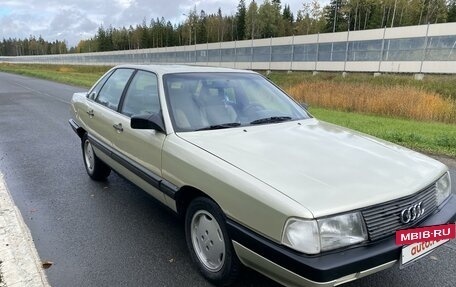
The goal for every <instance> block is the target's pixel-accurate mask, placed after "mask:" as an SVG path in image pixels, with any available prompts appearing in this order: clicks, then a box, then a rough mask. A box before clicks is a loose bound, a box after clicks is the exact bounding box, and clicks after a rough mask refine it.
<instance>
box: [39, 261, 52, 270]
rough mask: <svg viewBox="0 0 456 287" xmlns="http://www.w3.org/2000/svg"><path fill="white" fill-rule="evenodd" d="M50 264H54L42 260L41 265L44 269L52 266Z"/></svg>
mask: <svg viewBox="0 0 456 287" xmlns="http://www.w3.org/2000/svg"><path fill="white" fill-rule="evenodd" d="M52 264H54V262H52V261H43V263H42V264H41V266H43V268H44V269H48V268H50V267H51V266H52Z"/></svg>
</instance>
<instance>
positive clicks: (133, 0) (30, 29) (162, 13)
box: [0, 0, 325, 47]
mask: <svg viewBox="0 0 456 287" xmlns="http://www.w3.org/2000/svg"><path fill="white" fill-rule="evenodd" d="M256 1H257V3H263V1H262V0H256ZM308 1H310V0H282V1H281V2H282V7H283V6H284V4H289V5H290V8H291V11H292V12H293V14H294V15H296V13H297V11H298V10H299V9H301V8H302V4H303V2H308ZM323 2H325V1H323ZM238 3H239V0H166V1H164V0H0V40H2V39H3V38H10V37H11V38H20V39H24V38H28V37H29V36H30V35H34V36H36V37H38V36H40V35H41V36H42V37H43V38H44V39H45V40H47V41H50V42H52V41H55V40H59V41H63V40H66V42H67V44H68V45H69V46H70V47H71V46H75V45H77V43H78V42H79V40H81V39H88V38H90V37H92V36H94V35H95V33H96V30H97V28H98V27H99V26H100V25H103V26H104V27H109V26H110V25H112V27H115V28H117V27H123V26H125V27H129V26H130V25H133V26H135V25H136V24H141V23H142V21H143V19H144V18H145V19H146V21H147V23H149V22H150V19H152V18H154V19H155V18H157V17H159V18H161V17H164V18H165V19H166V20H169V21H171V22H172V23H173V24H177V23H179V22H183V21H184V20H185V18H186V17H185V16H183V15H182V14H188V13H189V11H191V10H193V9H194V7H195V6H196V10H197V11H198V13H199V11H201V10H204V11H205V12H206V13H216V12H217V10H218V8H219V7H220V8H221V9H222V13H223V14H227V15H229V14H235V13H236V10H237V5H238ZM249 3H250V0H246V6H248V4H249Z"/></svg>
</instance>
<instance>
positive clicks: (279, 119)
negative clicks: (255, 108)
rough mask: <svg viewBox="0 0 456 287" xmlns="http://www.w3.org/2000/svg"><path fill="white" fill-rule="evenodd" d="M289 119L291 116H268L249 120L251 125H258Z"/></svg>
mask: <svg viewBox="0 0 456 287" xmlns="http://www.w3.org/2000/svg"><path fill="white" fill-rule="evenodd" d="M289 120H291V117H268V118H263V119H259V120H254V121H253V122H250V124H251V125H259V124H269V123H280V122H285V121H289Z"/></svg>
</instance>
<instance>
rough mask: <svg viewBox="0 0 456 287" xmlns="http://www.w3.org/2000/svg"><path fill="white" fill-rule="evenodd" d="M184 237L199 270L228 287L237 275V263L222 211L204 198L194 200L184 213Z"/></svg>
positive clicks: (218, 283)
mask: <svg viewBox="0 0 456 287" xmlns="http://www.w3.org/2000/svg"><path fill="white" fill-rule="evenodd" d="M185 236H186V239H187V246H188V249H189V250H190V255H191V257H192V259H193V261H194V263H195V264H196V266H197V267H198V269H199V271H200V272H201V273H202V274H203V276H204V277H206V279H208V280H209V281H211V282H212V283H214V284H216V285H222V286H227V285H230V284H231V283H233V282H234V281H235V280H236V278H237V277H238V275H239V271H240V262H239V260H238V258H237V256H236V254H235V252H234V250H233V246H232V244H231V240H230V238H229V236H228V232H227V230H226V225H225V217H224V215H223V212H222V210H221V209H220V208H219V207H218V206H217V204H215V202H213V201H212V200H210V199H208V198H205V197H198V198H196V199H194V200H193V201H192V202H191V203H190V205H189V207H188V209H187V213H186V216H185Z"/></svg>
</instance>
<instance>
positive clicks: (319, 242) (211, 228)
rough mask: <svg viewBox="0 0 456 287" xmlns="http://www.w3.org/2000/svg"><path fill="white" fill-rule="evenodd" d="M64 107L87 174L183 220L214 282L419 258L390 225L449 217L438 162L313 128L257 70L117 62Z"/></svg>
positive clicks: (325, 280) (322, 279)
mask: <svg viewBox="0 0 456 287" xmlns="http://www.w3.org/2000/svg"><path fill="white" fill-rule="evenodd" d="M71 111H72V118H71V119H70V124H71V127H72V128H73V129H74V131H75V132H76V133H77V135H78V136H79V137H80V138H81V146H82V154H83V161H84V164H85V168H86V171H87V173H88V175H89V176H90V177H91V178H92V179H94V180H106V178H107V177H108V176H109V174H110V172H111V170H114V171H116V172H117V173H119V174H120V175H122V176H123V177H125V178H127V179H128V180H130V181H131V182H133V183H134V184H136V185H137V186H138V187H140V188H141V189H143V190H145V191H146V192H148V193H149V194H151V195H152V196H153V197H155V198H156V199H157V200H158V201H160V202H162V203H163V204H164V205H166V206H167V207H169V208H170V209H172V210H173V211H174V212H175V213H177V214H178V215H179V216H181V217H182V218H183V220H184V222H185V224H184V226H185V235H186V241H187V245H188V249H189V253H190V256H191V258H192V259H193V261H194V263H195V266H197V268H198V269H199V271H200V272H201V273H202V275H204V277H206V278H207V280H209V281H211V282H212V283H214V284H216V285H228V284H230V283H232V282H233V281H234V280H235V279H236V277H237V275H238V274H239V272H240V270H241V266H242V265H245V266H248V267H250V268H252V269H255V270H257V271H258V272H261V273H263V274H264V275H266V276H268V277H270V278H272V279H274V280H276V281H278V282H280V283H282V284H284V285H288V286H334V285H339V284H342V283H344V282H348V281H352V280H355V279H358V278H361V277H363V276H366V275H369V274H372V273H375V272H377V271H380V270H383V269H385V268H388V267H391V266H393V265H395V264H397V265H400V266H405V265H407V264H410V263H411V262H414V261H415V260H416V259H418V258H419V256H417V255H414V256H412V257H410V256H408V257H407V258H406V259H404V258H405V257H404V250H405V247H403V246H399V245H396V244H395V233H396V231H397V230H401V229H407V228H411V227H418V226H430V225H438V224H444V223H449V222H454V221H455V219H456V215H455V213H456V197H455V196H454V195H452V192H451V183H450V174H449V171H448V168H447V167H446V166H445V165H444V164H442V163H440V162H438V161H436V160H433V159H431V158H429V157H427V156H424V155H422V154H419V153H417V152H414V151H411V150H408V149H406V148H403V147H400V146H397V145H395V144H391V143H389V142H385V141H382V140H379V139H377V138H374V137H371V136H368V135H365V134H362V133H359V132H355V131H352V130H349V129H346V128H342V127H339V126H336V125H332V124H329V123H326V122H322V121H319V120H318V119H316V118H314V117H312V116H311V115H310V114H309V113H308V112H307V110H306V109H305V108H303V107H302V106H301V105H299V104H298V103H296V102H295V101H293V100H292V99H291V98H290V97H288V96H287V95H286V94H285V93H284V92H283V91H282V90H281V89H279V88H278V87H276V86H275V85H274V84H272V83H271V82H270V81H268V80H267V79H266V78H265V77H263V76H261V75H259V74H257V73H255V72H252V71H243V70H234V69H224V68H209V67H195V66H180V65H147V66H146V65H144V66H142V65H122V66H117V67H115V68H113V69H111V70H110V71H108V72H107V73H106V74H105V75H104V76H103V77H101V79H100V80H99V81H98V82H97V83H95V85H94V86H93V87H92V88H91V89H90V91H89V92H87V93H76V94H74V95H73V98H72V101H71ZM438 245H439V244H434V245H433V247H432V248H434V247H436V246H438ZM429 249H431V248H430V247H429Z"/></svg>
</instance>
